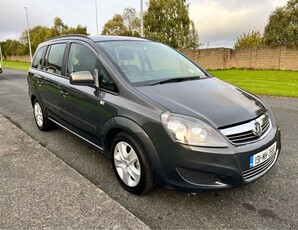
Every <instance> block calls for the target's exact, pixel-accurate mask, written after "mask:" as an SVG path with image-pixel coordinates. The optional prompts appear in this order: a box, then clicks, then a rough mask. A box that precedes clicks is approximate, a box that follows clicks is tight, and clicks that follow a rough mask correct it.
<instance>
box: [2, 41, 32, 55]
mask: <svg viewBox="0 0 298 230" xmlns="http://www.w3.org/2000/svg"><path fill="white" fill-rule="evenodd" d="M27 50H28V47H27V46H26V45H25V44H23V43H21V42H19V41H17V40H11V39H8V40H6V41H5V42H3V43H2V52H3V56H4V57H7V56H11V55H25V54H27Z"/></svg>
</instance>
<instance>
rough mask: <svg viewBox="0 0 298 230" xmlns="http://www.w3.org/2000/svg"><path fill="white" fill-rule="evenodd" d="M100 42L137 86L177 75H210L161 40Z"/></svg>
mask: <svg viewBox="0 0 298 230" xmlns="http://www.w3.org/2000/svg"><path fill="white" fill-rule="evenodd" d="M99 45H100V46H101V47H102V48H103V49H104V50H105V51H106V53H107V54H108V56H109V57H110V59H112V60H113V61H114V63H115V64H116V65H117V66H118V67H119V68H120V69H121V71H122V72H123V74H124V75H125V77H126V78H127V79H128V80H129V81H130V82H131V83H132V84H134V85H136V86H138V85H148V84H150V83H152V82H158V81H163V80H167V79H174V78H175V79H178V80H179V79H180V78H182V79H181V80H183V79H184V78H185V79H191V78H192V77H193V79H198V78H205V77H206V74H205V73H204V72H203V71H202V70H201V69H200V68H198V66H196V65H195V64H193V63H192V62H191V61H189V60H188V59H187V58H185V57H184V56H183V55H181V54H180V53H178V52H177V51H175V50H174V49H172V48H170V47H168V46H166V45H163V44H161V43H158V42H151V41H104V42H99ZM169 82H170V81H169Z"/></svg>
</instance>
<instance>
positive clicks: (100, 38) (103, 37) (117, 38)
mask: <svg viewBox="0 0 298 230" xmlns="http://www.w3.org/2000/svg"><path fill="white" fill-rule="evenodd" d="M68 39H83V40H85V39H88V40H92V41H94V42H103V41H149V40H148V39H144V38H139V37H126V36H108V35H100V36H86V35H82V34H70V35H64V36H59V37H54V38H50V39H47V40H46V41H56V40H68Z"/></svg>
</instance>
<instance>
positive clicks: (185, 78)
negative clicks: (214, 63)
mask: <svg viewBox="0 0 298 230" xmlns="http://www.w3.org/2000/svg"><path fill="white" fill-rule="evenodd" d="M197 79H200V77H174V78H168V79H164V80H159V81H154V82H151V83H149V84H148V85H158V84H164V83H170V82H181V81H189V80H197Z"/></svg>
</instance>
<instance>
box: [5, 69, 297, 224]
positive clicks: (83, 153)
mask: <svg viewBox="0 0 298 230" xmlns="http://www.w3.org/2000/svg"><path fill="white" fill-rule="evenodd" d="M25 75H26V73H25V72H24V71H15V70H8V69H4V73H2V74H1V75H0V114H3V115H4V116H5V117H7V118H8V119H9V120H10V121H12V122H13V123H14V124H16V125H17V126H18V127H20V128H21V129H22V130H23V131H24V132H26V133H27V134H29V135H30V136H31V137H33V138H34V139H35V140H37V141H38V142H39V143H40V144H41V145H43V146H44V147H45V148H46V149H47V150H49V151H50V152H52V153H54V154H55V155H56V156H57V157H58V158H60V159H61V160H63V161H64V162H65V163H66V164H68V165H69V166H71V167H72V168H73V169H75V170H76V171H77V172H79V173H80V174H81V175H83V176H84V177H85V178H86V179H88V180H89V181H90V182H92V183H93V184H94V185H96V186H98V187H99V188H100V189H101V190H103V191H105V192H106V193H107V194H108V195H109V196H110V197H112V198H113V199H115V200H116V201H117V202H119V203H121V204H122V205H123V206H124V207H125V208H127V209H128V210H129V211H131V212H132V213H133V214H134V215H135V216H137V217H138V218H139V219H140V220H142V221H143V222H144V223H145V224H147V225H148V226H149V227H151V228H165V229H178V228H179V229H185V228H200V229H202V228H211V229H222V228H241V229H243V228H249V229H251V228H261V229H297V228H298V208H297V207H298V189H297V188H298V179H297V177H296V174H297V172H298V167H297V165H298V153H297V149H298V141H297V136H298V100H297V99H287V98H273V97H263V99H264V100H265V101H266V102H267V103H268V105H269V106H270V107H271V109H272V110H273V113H274V115H275V118H276V119H277V121H278V123H279V125H280V128H281V130H282V151H281V155H280V157H279V160H278V162H277V164H276V166H275V167H274V168H273V169H272V170H271V171H270V172H269V173H268V174H267V175H266V176H265V177H263V178H261V179H259V180H258V181H256V182H254V183H252V184H249V185H246V186H242V187H238V188H234V189H228V190H222V191H214V192H208V193H197V194H188V193H182V192H177V191H170V190H167V189H164V188H156V189H155V190H153V191H152V192H150V193H148V194H145V195H143V196H135V195H131V194H129V193H127V192H125V191H124V190H123V189H122V188H121V187H120V185H119V184H118V182H117V180H116V178H115V176H114V173H113V170H112V166H111V163H110V159H108V158H107V157H105V156H104V155H103V154H101V153H100V152H99V150H98V149H96V148H94V147H93V146H91V145H90V144H88V143H86V142H84V141H82V140H80V139H79V138H77V137H75V136H74V135H72V134H70V133H68V132H67V131H64V130H62V129H55V130H53V131H51V132H41V131H39V130H38V129H37V127H36V125H35V123H34V119H33V116H32V108H31V105H30V101H29V97H28V93H27V82H26V77H25ZM115 218H116V217H115Z"/></svg>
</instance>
